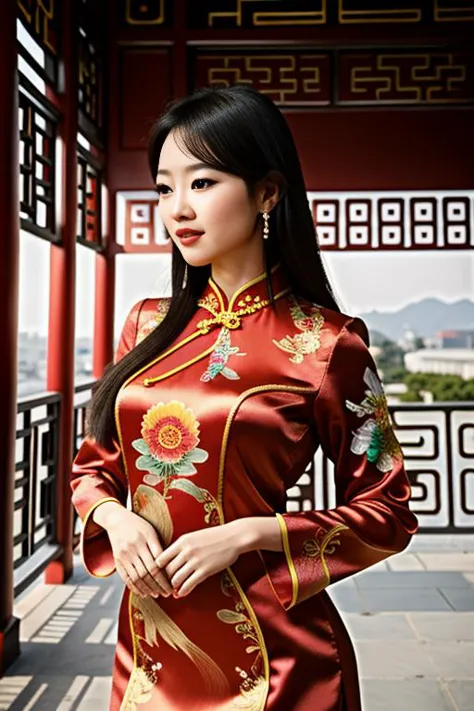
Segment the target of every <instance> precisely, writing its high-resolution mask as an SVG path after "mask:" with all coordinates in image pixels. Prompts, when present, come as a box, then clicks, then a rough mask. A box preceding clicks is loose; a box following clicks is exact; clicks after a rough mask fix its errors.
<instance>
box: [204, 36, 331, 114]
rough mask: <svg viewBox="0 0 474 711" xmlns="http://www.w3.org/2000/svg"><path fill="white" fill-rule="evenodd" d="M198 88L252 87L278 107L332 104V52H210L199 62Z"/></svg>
mask: <svg viewBox="0 0 474 711" xmlns="http://www.w3.org/2000/svg"><path fill="white" fill-rule="evenodd" d="M194 66H195V71H194V75H195V85H196V86H199V87H201V86H214V85H221V86H222V85H225V86H228V85H230V84H251V85H252V86H253V87H254V88H255V89H257V90H258V91H260V92H261V93H262V94H266V95H267V96H269V97H270V99H272V101H274V102H275V103H277V104H291V105H292V106H318V105H319V106H321V105H329V104H330V103H331V87H330V57H329V54H328V53H316V52H309V51H308V50H306V51H305V50H302V51H296V52H295V51H285V50H283V49H281V50H278V51H271V52H269V51H266V52H256V51H251V50H246V51H242V52H241V53H240V52H237V51H236V50H235V49H234V51H232V53H229V52H222V51H219V52H213V53H210V52H209V51H206V52H202V53H198V54H197V56H196V59H195V63H194Z"/></svg>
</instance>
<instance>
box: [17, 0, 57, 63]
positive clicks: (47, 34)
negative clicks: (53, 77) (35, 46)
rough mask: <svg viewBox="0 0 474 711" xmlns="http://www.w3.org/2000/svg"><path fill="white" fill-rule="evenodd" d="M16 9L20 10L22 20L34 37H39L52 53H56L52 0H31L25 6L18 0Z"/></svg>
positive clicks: (54, 18)
mask: <svg viewBox="0 0 474 711" xmlns="http://www.w3.org/2000/svg"><path fill="white" fill-rule="evenodd" d="M18 9H19V10H20V12H21V14H22V16H23V20H24V22H25V23H26V24H27V25H29V27H30V28H31V31H32V32H33V34H34V36H35V38H36V39H39V40H40V41H41V42H42V43H43V44H44V45H45V48H47V49H49V50H50V51H51V52H52V53H53V54H57V46H56V38H55V31H54V29H53V23H54V22H55V20H56V19H57V18H56V17H55V12H54V0H35V2H34V3H31V1H30V2H29V3H28V7H26V3H25V2H22V0H18Z"/></svg>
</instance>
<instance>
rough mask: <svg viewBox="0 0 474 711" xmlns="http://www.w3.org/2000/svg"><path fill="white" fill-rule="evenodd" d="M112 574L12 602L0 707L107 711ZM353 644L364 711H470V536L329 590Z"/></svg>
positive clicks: (114, 595) (420, 542)
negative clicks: (15, 654)
mask: <svg viewBox="0 0 474 711" xmlns="http://www.w3.org/2000/svg"><path fill="white" fill-rule="evenodd" d="M121 591H122V584H121V581H120V579H119V578H118V576H116V575H115V576H113V577H112V578H107V579H105V580H97V579H95V578H90V577H89V576H88V575H87V574H86V573H85V571H84V569H83V567H82V565H81V564H80V561H79V560H78V559H77V561H76V566H75V572H74V576H73V577H72V578H71V580H70V581H68V583H67V584H66V585H44V584H42V583H38V584H36V585H35V586H33V587H32V588H30V589H29V590H27V591H25V593H23V595H22V596H21V597H20V598H19V599H18V600H17V602H16V609H15V614H16V615H17V616H18V617H20V618H21V620H22V621H21V640H22V655H21V657H20V658H19V659H18V660H17V661H16V662H15V664H14V665H13V666H12V667H11V668H10V669H9V670H8V672H7V674H6V676H5V677H4V678H3V679H2V680H0V709H2V710H3V709H5V710H6V709H8V710H9V711H107V702H108V696H109V690H110V669H111V664H112V659H113V653H114V644H115V640H116V634H117V631H116V625H115V620H116V615H117V609H118V605H119V601H120V597H121ZM329 591H330V594H331V595H332V596H333V598H334V600H335V602H336V604H337V606H338V608H339V610H340V611H341V613H342V615H343V617H344V619H345V621H346V623H347V625H348V628H349V630H350V632H351V634H352V638H353V640H354V644H355V648H356V654H357V657H358V661H359V670H360V675H361V680H362V693H363V709H364V711H395V710H396V711H400V710H402V711H425V709H429V711H474V536H421V535H420V536H417V537H415V539H414V540H413V541H412V543H411V544H410V546H409V548H408V549H407V550H406V551H405V552H404V553H402V554H400V555H398V556H396V557H394V558H392V559H389V560H388V561H385V562H384V563H381V564H379V565H377V566H374V567H372V568H370V569H369V570H367V571H365V572H363V573H359V574H358V575H356V576H354V577H353V578H351V579H349V580H346V581H343V582H341V583H338V584H336V585H333V586H331V587H330V588H329Z"/></svg>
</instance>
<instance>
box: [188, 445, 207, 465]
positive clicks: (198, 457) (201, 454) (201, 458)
mask: <svg viewBox="0 0 474 711" xmlns="http://www.w3.org/2000/svg"><path fill="white" fill-rule="evenodd" d="M186 458H187V459H188V460H189V461H190V462H194V463H195V464H202V463H203V462H207V460H208V458H209V454H208V452H206V451H205V450H204V449H199V447H196V448H195V449H193V450H192V451H191V452H189V454H187V455H186Z"/></svg>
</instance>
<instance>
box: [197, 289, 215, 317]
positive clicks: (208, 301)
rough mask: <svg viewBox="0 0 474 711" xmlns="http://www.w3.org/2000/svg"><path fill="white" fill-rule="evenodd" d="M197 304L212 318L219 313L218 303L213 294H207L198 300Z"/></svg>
mask: <svg viewBox="0 0 474 711" xmlns="http://www.w3.org/2000/svg"><path fill="white" fill-rule="evenodd" d="M197 304H198V306H200V307H201V308H203V309H206V311H209V312H210V313H211V314H212V315H213V316H216V315H217V314H218V313H219V310H220V307H219V301H218V300H217V297H216V295H215V294H208V295H207V296H203V297H202V298H201V299H199V300H198V302H197Z"/></svg>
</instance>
